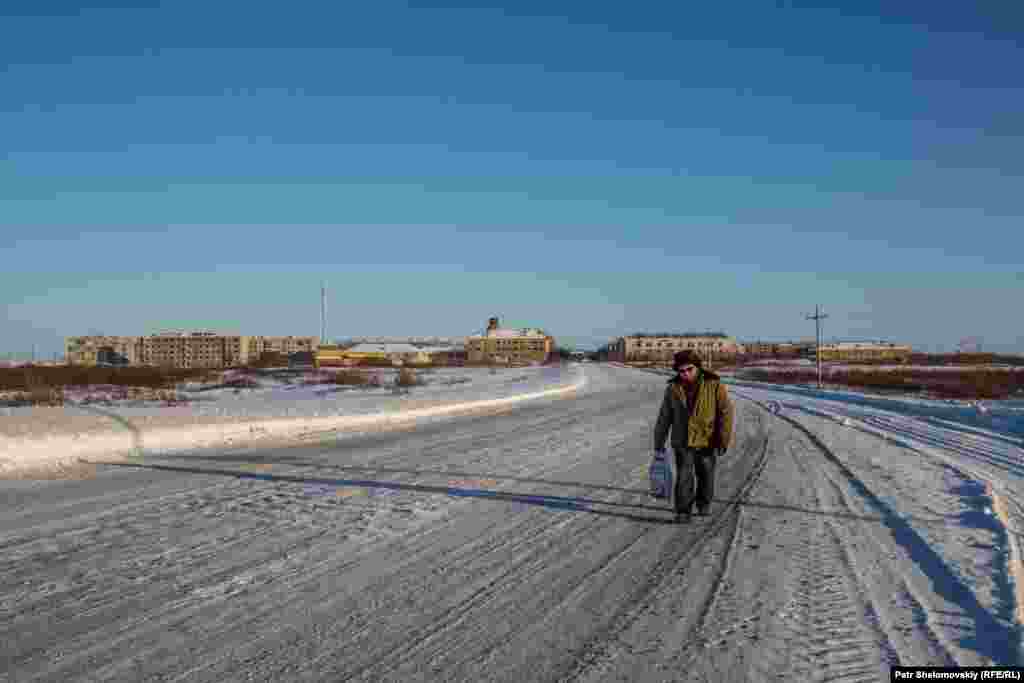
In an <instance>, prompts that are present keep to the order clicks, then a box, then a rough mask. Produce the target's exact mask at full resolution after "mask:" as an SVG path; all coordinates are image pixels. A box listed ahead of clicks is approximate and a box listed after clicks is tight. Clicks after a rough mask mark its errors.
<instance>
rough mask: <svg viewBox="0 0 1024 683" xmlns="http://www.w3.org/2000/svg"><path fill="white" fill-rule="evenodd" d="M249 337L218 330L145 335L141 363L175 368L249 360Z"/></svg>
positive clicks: (240, 363)
mask: <svg viewBox="0 0 1024 683" xmlns="http://www.w3.org/2000/svg"><path fill="white" fill-rule="evenodd" d="M248 349H249V337H247V336H242V335H220V334H216V333H214V332H190V333H184V332H178V333H163V334H154V335H151V336H148V337H143V338H142V352H141V354H140V356H141V357H140V359H139V360H140V362H142V363H144V364H147V365H161V366H168V367H174V368H224V367H231V366H234V365H243V364H245V363H246V361H247V360H248Z"/></svg>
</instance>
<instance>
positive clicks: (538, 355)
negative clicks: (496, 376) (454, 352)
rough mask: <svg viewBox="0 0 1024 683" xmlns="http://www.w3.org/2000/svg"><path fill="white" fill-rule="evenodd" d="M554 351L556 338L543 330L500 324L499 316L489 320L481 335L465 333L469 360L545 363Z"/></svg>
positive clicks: (475, 361)
mask: <svg viewBox="0 0 1024 683" xmlns="http://www.w3.org/2000/svg"><path fill="white" fill-rule="evenodd" d="M554 351H555V338H554V337H552V336H551V335H549V334H547V333H546V332H544V330H541V329H538V328H533V327H527V328H517V329H509V328H501V327H500V326H499V325H498V318H491V319H490V320H489V321H488V325H487V330H486V332H484V334H482V335H472V336H469V337H466V360H467V361H468V362H470V363H487V362H491V363H508V364H524V363H544V362H546V361H547V360H548V358H549V357H550V356H551V354H552V353H554Z"/></svg>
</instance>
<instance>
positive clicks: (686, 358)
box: [672, 349, 704, 370]
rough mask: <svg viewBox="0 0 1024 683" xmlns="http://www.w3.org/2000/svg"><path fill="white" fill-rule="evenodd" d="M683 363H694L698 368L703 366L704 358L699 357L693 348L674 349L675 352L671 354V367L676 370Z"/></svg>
mask: <svg viewBox="0 0 1024 683" xmlns="http://www.w3.org/2000/svg"><path fill="white" fill-rule="evenodd" d="M684 365H696V366H697V367H698V368H703V367H704V359H703V358H701V357H700V354H699V353H697V352H696V351H694V350H693V349H684V350H683V351H676V354H675V355H674V356H672V369H673V370H678V369H679V368H681V367H683V366H684Z"/></svg>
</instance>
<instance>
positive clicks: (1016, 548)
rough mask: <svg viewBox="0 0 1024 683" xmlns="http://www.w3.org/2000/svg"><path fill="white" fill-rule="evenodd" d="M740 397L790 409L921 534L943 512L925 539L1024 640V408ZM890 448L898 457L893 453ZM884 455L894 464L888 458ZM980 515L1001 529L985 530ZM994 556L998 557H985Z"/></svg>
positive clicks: (803, 393)
mask: <svg viewBox="0 0 1024 683" xmlns="http://www.w3.org/2000/svg"><path fill="white" fill-rule="evenodd" d="M732 391H733V392H734V394H736V395H738V396H743V397H746V398H750V399H754V400H757V401H759V402H761V403H762V404H763V405H765V406H766V407H769V409H771V408H770V406H772V405H773V404H774V405H776V406H779V407H781V410H780V411H779V412H780V413H781V414H784V415H786V416H787V417H789V418H791V419H793V420H795V421H796V422H799V423H800V424H802V425H804V426H805V427H807V428H808V429H810V430H811V431H812V432H814V433H815V434H817V435H818V436H819V437H821V439H822V441H824V442H825V444H826V445H828V446H829V447H830V448H831V449H832V450H833V451H834V452H835V453H836V456H837V457H838V458H839V459H840V460H841V461H842V462H843V463H844V464H845V465H846V466H848V467H849V468H850V470H851V471H853V472H854V473H855V474H856V475H857V476H858V477H863V479H864V481H865V482H868V483H869V488H870V490H872V491H874V492H875V495H876V496H877V497H878V499H880V500H882V501H884V504H885V505H886V506H888V508H889V510H891V513H892V514H893V515H896V516H898V518H899V519H900V521H901V523H906V524H908V527H909V526H913V522H912V521H909V520H913V519H915V518H919V517H921V516H922V515H923V514H927V511H935V510H936V509H942V510H943V512H944V513H945V516H946V521H945V523H944V524H943V525H942V527H939V528H934V527H921V528H920V530H919V531H918V533H920V536H921V538H923V539H925V540H926V541H927V544H928V545H929V546H930V547H932V548H936V549H938V550H939V556H940V557H941V558H942V561H943V562H945V563H946V565H947V566H948V567H949V568H950V571H951V572H952V573H953V574H954V575H956V576H958V577H959V578H960V579H961V580H962V582H963V585H964V586H965V587H966V588H967V589H969V590H970V591H971V592H972V593H973V595H974V596H975V597H976V599H977V600H978V603H979V604H980V605H981V606H982V607H984V608H985V609H986V610H989V611H990V612H991V613H992V614H993V619H997V618H1000V617H1004V618H1006V619H1008V620H1010V621H1016V624H1017V628H1018V635H1019V634H1020V629H1021V628H1022V627H1024V560H1022V558H1024V555H1022V546H1024V506H1022V504H1021V502H1020V501H1022V500H1024V401H1020V400H1007V401H989V402H987V403H985V404H981V403H980V402H970V401H967V402H954V401H937V400H924V399H919V398H910V397H904V398H892V397H884V398H883V397H875V396H870V395H865V394H859V393H856V392H850V391H816V390H812V389H804V388H796V387H779V386H773V387H772V388H767V387H766V386H762V387H755V386H753V383H748V382H735V383H733V386H732ZM822 418H824V419H822ZM883 440H884V443H885V444H886V445H890V444H891V445H892V446H895V447H896V448H891V447H887V448H884V449H883V447H882V445H881V444H882V443H883ZM883 451H884V453H885V454H886V457H885V458H879V453H881V452H883ZM944 473H945V474H944ZM876 477H877V478H876ZM940 501H944V507H943V503H941V502H940ZM950 505H952V507H950ZM971 510H977V511H978V512H980V513H981V514H982V515H984V516H985V517H986V518H991V521H990V522H988V523H983V522H980V521H979V518H977V517H976V516H974V515H972V513H971ZM950 513H956V514H954V515H951V514H950ZM992 525H994V526H992ZM988 547H994V553H986V552H985V551H984V550H983V549H985V548H988ZM911 554H912V555H913V552H912V553H911ZM990 555H991V556H990ZM931 561H934V560H931ZM931 578H932V579H933V580H934V578H935V577H934V576H932V577H931ZM1007 593H1009V594H1007ZM1021 645H1024V644H1018V646H1021Z"/></svg>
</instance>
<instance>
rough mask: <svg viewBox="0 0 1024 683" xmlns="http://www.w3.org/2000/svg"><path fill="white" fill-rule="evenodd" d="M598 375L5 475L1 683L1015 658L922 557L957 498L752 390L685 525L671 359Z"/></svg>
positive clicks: (853, 666)
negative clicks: (911, 485)
mask: <svg viewBox="0 0 1024 683" xmlns="http://www.w3.org/2000/svg"><path fill="white" fill-rule="evenodd" d="M586 373H587V375H588V382H587V385H586V387H585V388H584V389H582V390H580V391H579V392H577V394H576V395H575V396H573V397H569V398H562V399H542V400H538V401H534V402H529V403H524V404H522V405H520V406H518V407H516V408H514V409H510V410H508V411H506V412H503V413H501V414H494V415H485V416H479V415H478V416H468V417H458V418H453V419H451V420H448V421H445V422H433V423H430V424H427V425H421V426H419V427H418V428H416V427H404V428H401V429H393V430H389V431H380V432H376V433H372V434H362V435H346V436H343V437H339V438H337V439H335V440H331V441H323V442H319V443H313V444H304V445H301V446H295V447H291V448H280V449H276V450H258V449H252V448H250V449H244V450H242V449H236V450H232V451H223V452H219V453H216V454H212V455H211V454H210V453H205V454H197V455H191V456H186V455H181V456H175V457H170V456H166V457H161V458H151V457H148V456H147V457H144V458H143V460H142V461H141V462H139V463H135V464H127V465H101V466H99V467H98V468H97V474H96V477H95V478H92V479H88V480H83V481H49V482H29V481H5V482H0V490H2V491H3V501H4V502H3V511H4V514H3V515H2V518H0V519H2V521H0V615H2V618H0V680H4V681H12V682H14V681H17V682H19V683H20V682H22V681H72V680H83V681H84V680H88V681H145V680H153V681H157V680H159V681H236V680H237V681H242V680H246V681H291V680H311V681H312V680H325V681H349V680H352V681H435V680H467V681H470V680H471V681H613V680H623V681H626V680H628V681H664V680H708V681H721V680H729V681H742V680H756V681H762V680H763V681H768V680H777V679H778V678H779V676H784V677H788V676H792V675H794V674H795V675H798V676H805V677H808V678H810V679H813V680H843V681H858V680H864V681H876V680H881V678H882V677H886V676H887V675H888V672H887V668H888V667H889V666H891V665H893V664H897V663H899V664H904V665H908V664H984V663H988V662H990V661H991V660H992V659H993V658H996V659H998V658H999V656H1000V653H999V652H991V651H988V650H986V649H985V647H984V646H982V645H978V644H977V643H975V640H979V639H980V638H981V637H982V636H985V637H1003V638H1006V637H1009V636H1011V635H1012V626H1010V625H1008V624H1006V623H1004V622H1003V621H1001V620H1000V619H999V618H998V617H997V616H991V615H989V612H986V611H984V610H982V611H980V612H979V611H977V610H974V611H972V610H971V605H967V607H966V608H965V609H964V610H963V614H962V615H961V617H962V618H959V617H950V616H946V617H941V618H940V617H939V616H938V615H939V614H940V613H941V614H945V613H947V612H948V611H949V610H951V609H952V607H951V606H950V605H948V604H946V602H944V598H948V597H949V596H948V595H945V594H943V593H942V592H941V589H938V590H939V593H936V590H937V589H936V587H935V586H933V585H932V584H931V583H930V582H929V578H934V577H933V576H930V575H928V573H927V571H931V572H933V573H934V572H935V571H938V570H936V569H935V568H934V567H932V568H931V569H930V570H927V571H925V572H924V574H922V572H921V571H920V570H919V569H918V568H917V566H916V565H915V563H914V562H915V561H914V558H913V557H908V556H907V553H906V545H907V541H906V539H907V538H908V533H909V534H911V538H912V534H914V533H918V532H917V531H915V529H918V528H920V525H924V526H929V525H931V526H933V527H934V526H936V525H941V523H942V519H941V517H939V516H932V517H931V518H928V519H925V518H923V517H922V518H904V517H900V516H899V515H898V514H897V513H896V512H893V511H889V510H888V509H882V508H880V507H879V504H880V501H881V500H882V498H880V497H879V496H878V495H876V494H875V493H874V492H872V491H871V490H870V486H871V483H870V481H869V480H868V479H862V478H859V477H858V476H857V474H856V472H854V470H853V469H851V466H849V465H848V464H844V463H842V462H840V461H839V460H838V459H836V458H835V456H834V455H832V456H831V457H830V454H829V453H828V452H826V451H827V446H825V445H824V444H823V443H821V441H820V440H818V439H816V438H814V437H813V435H812V434H810V433H809V432H806V431H805V430H801V429H800V427H799V425H797V424H792V423H790V422H788V421H787V420H786V419H784V418H782V417H780V416H777V415H774V414H772V412H771V411H769V410H767V409H765V408H764V407H763V406H762V404H761V403H759V402H757V401H754V400H748V399H745V398H742V397H739V396H737V398H736V408H737V433H736V437H735V441H734V443H733V447H732V449H731V450H730V454H729V455H728V457H727V458H725V459H724V460H722V461H721V462H720V466H719V474H718V490H717V491H716V496H715V504H714V508H713V513H712V516H711V517H710V518H703V519H702V518H696V519H695V521H693V522H692V523H690V524H686V525H677V524H672V523H670V519H671V515H670V514H669V511H668V510H667V508H666V506H665V504H664V503H661V502H659V501H654V500H652V499H651V498H650V497H649V496H648V495H647V480H646V475H647V465H648V461H649V458H650V449H651V431H652V424H653V420H654V418H655V416H656V414H657V409H658V407H659V402H660V400H661V396H662V392H663V388H664V378H663V377H659V376H656V375H652V374H648V373H643V372H638V371H635V370H629V369H623V368H615V367H608V366H600V365H590V366H589V367H588V368H587V369H586ZM901 525H902V526H901ZM904 527H906V528H904ZM908 529H909V531H908ZM894 530H895V531H894ZM926 569H927V568H926ZM954 607H955V606H954ZM960 607H963V605H960ZM943 608H945V609H946V610H947V612H940V610H941V609H943ZM985 615H989V616H985ZM954 618H958V619H959V621H958V622H957V624H956V628H957V629H959V631H958V632H957V633H961V634H962V632H972V629H973V633H974V634H977V637H976V638H975V639H974V640H972V639H971V638H969V637H963V636H962V635H956V634H953V635H951V633H952V632H951V631H950V630H949V629H945V627H944V626H943V625H942V623H941V622H943V621H950V620H952V619H954ZM986 619H987V620H986ZM1004 663H1005V662H1004Z"/></svg>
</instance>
